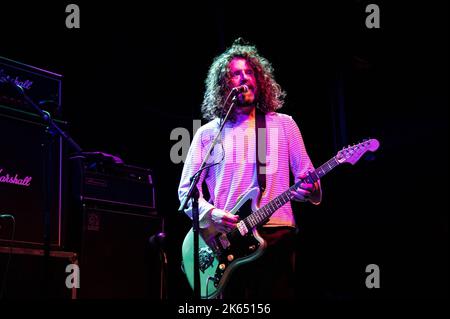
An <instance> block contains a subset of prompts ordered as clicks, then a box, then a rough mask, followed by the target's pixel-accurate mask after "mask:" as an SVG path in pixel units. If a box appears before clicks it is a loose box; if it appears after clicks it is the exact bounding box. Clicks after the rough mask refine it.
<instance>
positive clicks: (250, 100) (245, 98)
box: [236, 93, 256, 107]
mask: <svg viewBox="0 0 450 319" xmlns="http://www.w3.org/2000/svg"><path fill="white" fill-rule="evenodd" d="M255 100H256V98H255V97H254V96H253V94H244V93H241V94H239V95H238V97H237V99H236V105H237V106H238V107H245V106H253V105H255V102H256V101H255Z"/></svg>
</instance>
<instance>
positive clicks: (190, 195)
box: [178, 90, 239, 299]
mask: <svg viewBox="0 0 450 319" xmlns="http://www.w3.org/2000/svg"><path fill="white" fill-rule="evenodd" d="M238 93H239V91H236V90H232V91H231V93H230V95H231V94H234V97H233V99H232V101H231V104H230V108H229V109H228V112H227V114H226V115H225V117H224V119H223V121H222V123H221V125H220V128H219V131H218V132H217V134H216V137H215V138H214V140H213V142H212V143H211V145H210V147H209V149H208V152H207V153H206V156H205V158H204V159H203V161H202V164H201V165H200V168H199V169H198V171H197V172H196V173H195V174H194V175H192V177H191V185H190V187H189V190H188V192H187V194H186V196H185V197H184V199H183V201H182V202H181V205H180V207H179V208H178V211H179V212H184V209H185V208H186V205H187V202H188V201H189V200H190V199H192V234H193V239H194V289H193V290H194V298H195V299H201V291H200V273H199V268H200V267H199V266H200V264H199V237H198V236H199V229H200V225H199V213H198V198H199V192H198V188H197V183H198V180H199V178H200V175H201V173H202V172H203V170H204V169H205V168H206V163H207V162H208V160H209V158H210V157H211V152H212V150H213V149H214V146H215V145H216V144H217V141H218V140H219V137H220V133H221V132H222V130H223V128H224V126H225V123H226V122H227V119H228V117H229V115H230V113H231V110H232V109H233V106H234V103H235V100H236V94H238ZM227 101H228V98H227V100H226V101H225V105H226V103H227Z"/></svg>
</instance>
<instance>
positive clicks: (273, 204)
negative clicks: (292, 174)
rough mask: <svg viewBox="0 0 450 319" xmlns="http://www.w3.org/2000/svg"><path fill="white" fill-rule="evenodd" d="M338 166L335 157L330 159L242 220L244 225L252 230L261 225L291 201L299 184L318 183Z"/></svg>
mask: <svg viewBox="0 0 450 319" xmlns="http://www.w3.org/2000/svg"><path fill="white" fill-rule="evenodd" d="M338 165H339V162H338V161H337V160H336V157H332V158H331V159H330V160H329V161H328V162H326V163H325V164H323V165H322V166H320V167H319V168H317V169H316V170H314V171H313V172H311V173H310V174H309V175H308V176H307V177H306V178H304V179H302V180H300V181H298V182H297V183H295V184H294V185H292V186H291V187H289V189H288V190H286V191H285V192H284V193H281V194H280V195H278V196H277V197H275V198H274V199H272V200H271V201H270V202H269V203H267V204H266V205H264V206H263V207H261V208H260V209H258V210H257V211H255V212H253V213H252V214H250V215H249V216H247V217H246V218H245V219H244V222H245V224H246V225H247V227H249V228H253V227H256V226H259V225H261V224H263V223H264V222H265V221H266V220H267V219H268V218H269V217H270V216H272V214H273V213H275V211H277V210H278V209H279V208H280V207H281V206H284V205H285V204H286V203H287V202H289V201H290V200H291V199H292V195H291V191H293V190H295V189H297V188H298V187H299V186H300V184H301V183H305V182H306V183H309V184H313V183H315V182H316V181H318V180H319V179H320V178H321V177H322V176H325V175H326V174H328V173H329V172H330V171H331V170H333V168H335V167H336V166H338Z"/></svg>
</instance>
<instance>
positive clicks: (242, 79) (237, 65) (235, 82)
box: [229, 58, 258, 105]
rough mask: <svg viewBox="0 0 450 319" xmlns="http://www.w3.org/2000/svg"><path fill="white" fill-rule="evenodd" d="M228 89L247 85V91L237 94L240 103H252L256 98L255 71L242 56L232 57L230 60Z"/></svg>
mask: <svg viewBox="0 0 450 319" xmlns="http://www.w3.org/2000/svg"><path fill="white" fill-rule="evenodd" d="M229 67H230V89H232V88H234V87H236V86H240V85H244V84H245V85H247V86H248V91H247V92H245V93H241V94H239V96H238V99H239V102H240V104H241V105H253V104H254V103H255V100H256V94H257V90H258V87H257V84H256V78H255V72H254V70H253V68H252V67H251V66H250V64H249V63H248V62H247V60H246V59H244V58H234V59H233V60H231V62H230V65H229Z"/></svg>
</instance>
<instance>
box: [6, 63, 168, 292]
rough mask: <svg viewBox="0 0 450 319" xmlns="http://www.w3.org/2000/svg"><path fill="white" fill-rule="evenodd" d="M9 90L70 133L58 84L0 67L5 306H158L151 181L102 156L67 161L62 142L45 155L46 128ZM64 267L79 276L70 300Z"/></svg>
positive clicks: (48, 76) (55, 77)
mask: <svg viewBox="0 0 450 319" xmlns="http://www.w3.org/2000/svg"><path fill="white" fill-rule="evenodd" d="M11 83H14V84H15V85H20V86H21V87H22V88H23V90H24V91H25V92H26V94H27V95H28V96H29V97H30V98H31V99H32V100H33V101H35V102H36V103H37V104H39V106H40V107H41V108H42V109H43V110H44V111H46V112H48V113H49V114H50V115H51V116H52V118H53V120H54V121H55V122H56V123H57V125H58V126H60V127H61V128H63V129H64V128H65V127H66V126H67V123H66V122H64V121H63V120H62V112H61V89H62V76H61V75H59V74H56V73H53V72H49V71H46V70H42V69H39V68H36V67H33V66H30V65H25V64H22V63H19V62H15V61H12V60H9V59H6V58H2V57H0V215H1V217H0V270H1V274H4V273H6V274H9V276H7V277H6V278H2V277H0V287H1V286H2V285H3V286H5V288H6V293H5V296H3V297H5V298H11V299H15V298H17V299H20V298H33V296H34V295H35V296H36V297H37V298H41V297H42V296H48V297H51V298H53V297H56V298H80V297H81V298H153V299H159V298H161V294H160V290H161V289H160V288H161V285H162V282H161V278H162V275H161V264H160V262H161V261H160V258H159V255H158V253H159V252H156V251H152V250H151V249H150V248H149V242H148V239H149V237H150V236H152V235H154V234H156V233H158V232H161V231H163V230H164V229H163V227H164V225H163V220H162V218H161V217H160V216H159V215H158V214H157V211H156V205H155V189H154V181H153V175H152V171H151V170H150V169H146V168H141V167H136V166H131V165H126V164H124V163H123V162H122V161H120V159H118V158H117V157H114V156H111V155H108V154H105V153H101V152H90V153H87V152H86V153H82V154H79V155H77V156H71V157H69V155H68V151H67V146H66V145H65V143H64V140H63V139H62V138H60V137H59V136H58V137H56V138H55V139H54V140H53V141H52V143H51V144H50V145H51V146H50V147H48V148H47V149H44V148H43V147H42V145H43V144H44V143H46V141H48V132H47V125H46V123H45V122H44V121H43V120H42V119H41V117H40V116H39V115H37V114H36V112H35V111H34V110H33V109H32V108H30V106H29V105H27V103H26V102H24V100H23V99H21V97H20V96H19V95H18V94H17V92H16V91H15V90H14V89H11V85H10V84H11ZM49 154H51V155H50V156H49ZM49 161H50V163H51V169H49V168H48V163H49ZM46 165H47V166H46ZM46 167H47V171H46ZM48 190H50V191H48ZM46 201H47V202H46ZM8 216H13V217H14V218H13V219H12V218H9V217H8ZM70 263H74V264H77V265H79V268H80V274H81V275H80V278H81V280H80V289H77V290H76V291H74V290H70V291H68V290H66V288H65V286H64V285H65V281H64V280H63V279H64V278H65V277H66V276H67V274H66V273H65V272H64V271H65V266H66V264H67V265H68V264H70ZM35 266H36V267H35ZM5 267H6V268H7V267H9V268H10V269H4V268H5ZM28 268H29V269H28ZM28 270H29V271H32V272H33V273H31V274H30V276H28V277H27V278H28V279H29V280H28V281H24V277H23V272H25V271H28ZM49 271H51V272H57V273H53V275H48V272H49ZM47 280H50V281H51V282H47ZM55 280H57V282H56V283H55V282H53V281H55ZM31 286H33V287H41V286H42V287H44V286H45V289H44V288H42V289H33V290H32V291H31V290H29V289H28V288H27V287H31ZM43 290H45V291H43ZM61 291H62V292H63V293H60V292H61ZM26 292H29V293H26Z"/></svg>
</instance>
